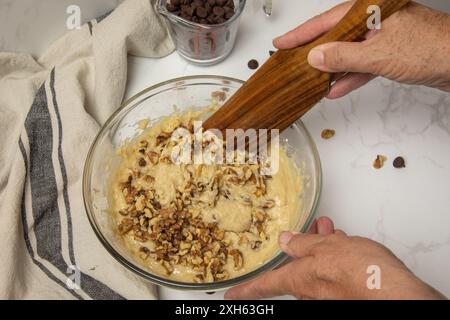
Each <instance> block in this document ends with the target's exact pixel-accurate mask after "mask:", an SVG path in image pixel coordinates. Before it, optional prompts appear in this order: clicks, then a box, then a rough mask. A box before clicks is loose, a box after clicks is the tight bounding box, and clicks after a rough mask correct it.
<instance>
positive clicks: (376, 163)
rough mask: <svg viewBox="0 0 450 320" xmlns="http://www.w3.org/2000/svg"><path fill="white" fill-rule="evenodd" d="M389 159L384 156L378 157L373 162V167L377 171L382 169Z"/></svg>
mask: <svg viewBox="0 0 450 320" xmlns="http://www.w3.org/2000/svg"><path fill="white" fill-rule="evenodd" d="M386 160H387V158H386V157H385V156H383V155H377V158H376V159H375V161H374V162H373V167H374V168H375V169H381V168H382V167H383V166H384V163H385V162H386Z"/></svg>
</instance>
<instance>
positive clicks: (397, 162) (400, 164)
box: [393, 157, 406, 169]
mask: <svg viewBox="0 0 450 320" xmlns="http://www.w3.org/2000/svg"><path fill="white" fill-rule="evenodd" d="M393 165H394V168H397V169H401V168H406V163H405V159H404V158H403V157H397V158H395V159H394V162H393Z"/></svg>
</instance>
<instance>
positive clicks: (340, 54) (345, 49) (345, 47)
mask: <svg viewBox="0 0 450 320" xmlns="http://www.w3.org/2000/svg"><path fill="white" fill-rule="evenodd" d="M366 48H367V46H366V45H365V44H364V43H361V42H330V43H326V44H323V45H320V46H317V47H315V48H313V49H311V51H310V52H309V54H308V63H309V64H310V65H311V66H312V67H314V68H316V69H319V70H321V71H325V72H358V73H372V71H373V70H372V68H373V62H372V61H371V54H368V53H367V49H366Z"/></svg>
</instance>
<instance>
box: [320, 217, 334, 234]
mask: <svg viewBox="0 0 450 320" xmlns="http://www.w3.org/2000/svg"><path fill="white" fill-rule="evenodd" d="M333 229H334V226H333V222H332V221H331V220H330V219H328V218H326V217H320V218H319V219H318V221H317V233H318V234H321V235H329V234H332V233H333V232H334V230H333Z"/></svg>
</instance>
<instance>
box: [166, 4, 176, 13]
mask: <svg viewBox="0 0 450 320" xmlns="http://www.w3.org/2000/svg"><path fill="white" fill-rule="evenodd" d="M167 10H169V12H175V11H177V10H178V7H177V6H175V5H173V4H171V3H168V4H167Z"/></svg>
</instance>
